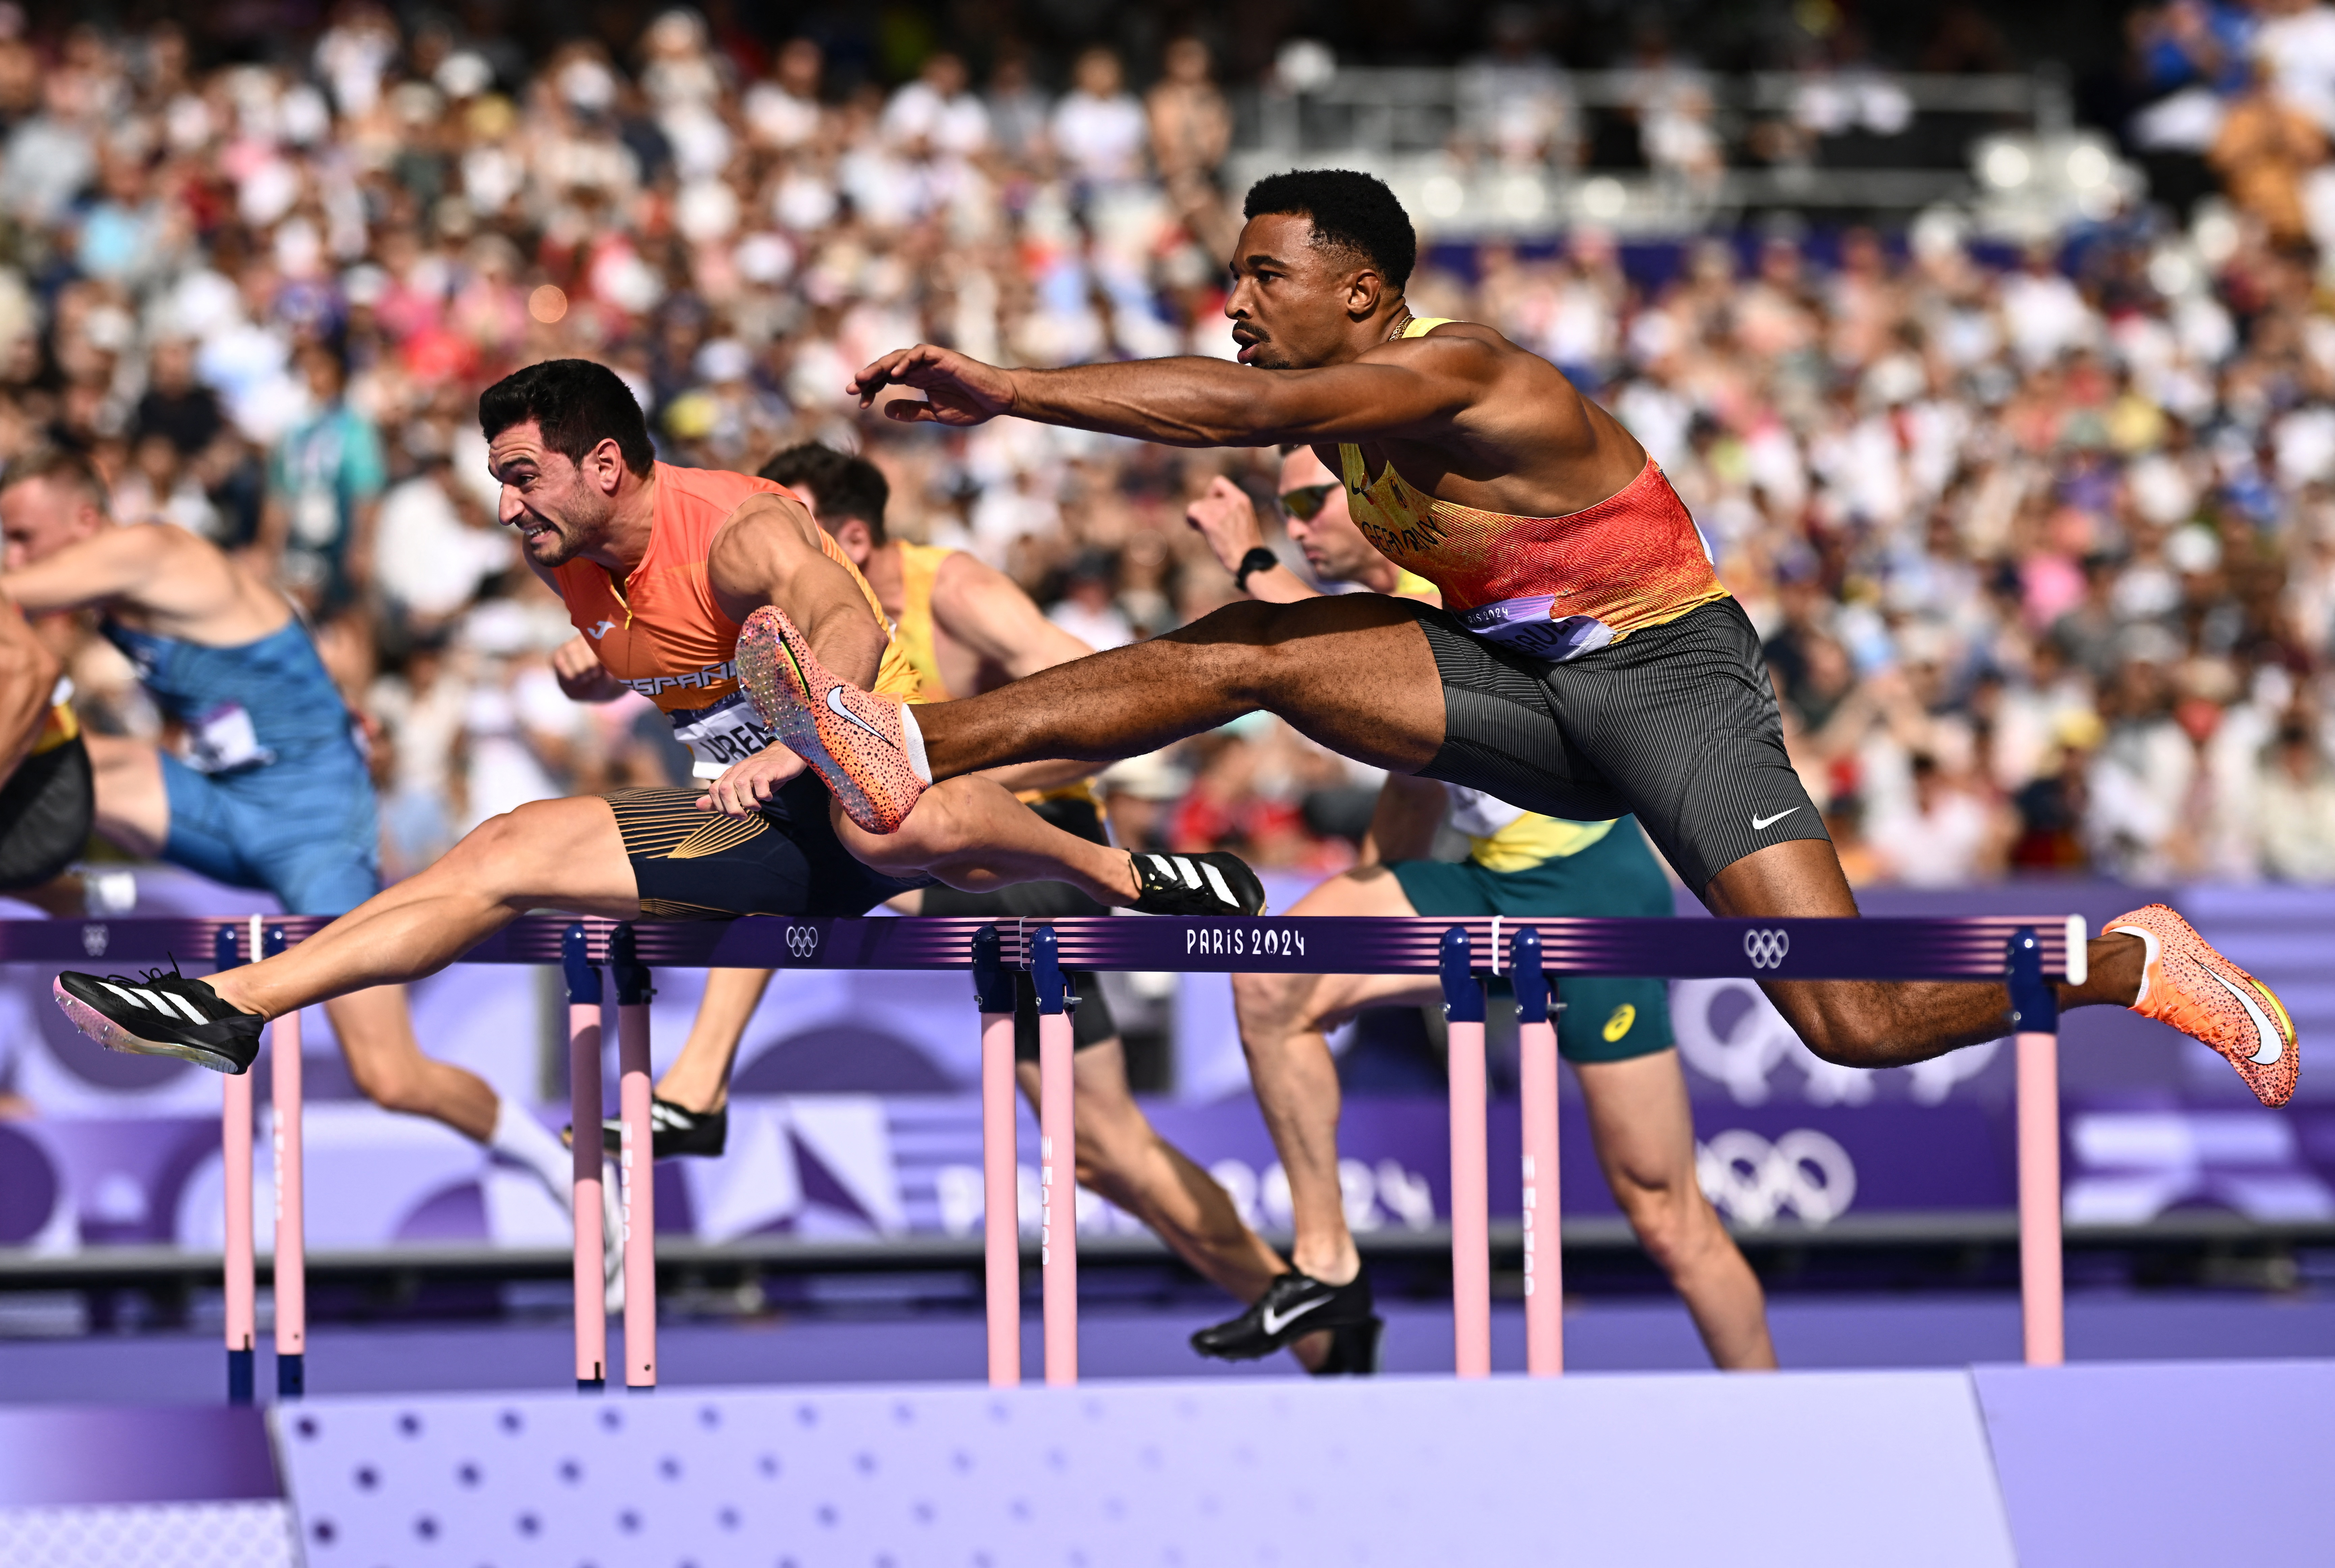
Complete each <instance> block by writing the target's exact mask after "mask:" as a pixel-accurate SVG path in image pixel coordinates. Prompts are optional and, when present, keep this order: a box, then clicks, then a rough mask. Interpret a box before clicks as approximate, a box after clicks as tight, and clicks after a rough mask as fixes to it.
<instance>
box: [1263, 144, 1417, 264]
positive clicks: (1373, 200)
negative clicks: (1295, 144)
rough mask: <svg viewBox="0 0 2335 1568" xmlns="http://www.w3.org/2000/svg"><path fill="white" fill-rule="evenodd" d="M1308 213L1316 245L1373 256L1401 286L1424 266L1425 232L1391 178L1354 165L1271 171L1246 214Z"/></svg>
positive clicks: (1372, 258) (1372, 259)
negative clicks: (1412, 219)
mask: <svg viewBox="0 0 2335 1568" xmlns="http://www.w3.org/2000/svg"><path fill="white" fill-rule="evenodd" d="M1266 213H1303V214H1304V215H1305V216H1306V217H1307V218H1312V219H1313V243H1314V244H1315V245H1316V246H1317V247H1332V246H1334V247H1337V248H1339V249H1341V250H1350V251H1352V252H1353V253H1354V254H1355V255H1356V256H1364V257H1367V258H1368V259H1369V261H1370V264H1371V266H1375V267H1377V268H1378V269H1379V275H1380V276H1382V277H1384V278H1385V279H1386V280H1387V282H1389V283H1390V284H1392V285H1393V286H1395V287H1396V288H1400V287H1402V286H1403V285H1404V284H1406V283H1408V282H1410V269H1411V268H1412V267H1414V266H1418V265H1419V234H1418V231H1417V230H1415V229H1413V228H1412V227H1410V214H1409V213H1406V212H1405V211H1403V209H1402V203H1401V202H1400V201H1397V200H1396V199H1395V198H1394V192H1393V191H1391V190H1389V189H1387V187H1386V181H1385V180H1383V179H1379V178H1378V177H1377V176H1376V175H1371V174H1357V173H1355V172H1354V171H1353V170H1352V169H1291V170H1289V171H1288V172H1287V173H1285V174H1268V175H1266V176H1265V177H1264V179H1260V180H1258V181H1257V182H1256V183H1255V185H1252V186H1250V187H1249V188H1248V199H1247V200H1246V201H1245V202H1243V203H1242V204H1241V216H1242V217H1244V218H1256V217H1259V216H1261V215H1263V214H1266Z"/></svg>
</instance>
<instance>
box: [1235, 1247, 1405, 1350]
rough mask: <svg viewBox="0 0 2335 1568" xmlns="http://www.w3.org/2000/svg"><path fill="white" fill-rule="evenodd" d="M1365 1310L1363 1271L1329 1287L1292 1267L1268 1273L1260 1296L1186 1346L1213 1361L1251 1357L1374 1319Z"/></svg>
mask: <svg viewBox="0 0 2335 1568" xmlns="http://www.w3.org/2000/svg"><path fill="white" fill-rule="evenodd" d="M1377 1321H1379V1320H1378V1316H1377V1314H1376V1313H1375V1312H1372V1311H1371V1277H1370V1275H1368V1274H1363V1273H1358V1274H1356V1275H1355V1276H1354V1277H1353V1278H1352V1279H1351V1280H1349V1281H1347V1282H1345V1283H1344V1284H1342V1285H1332V1284H1325V1283H1323V1282H1322V1281H1320V1280H1317V1279H1315V1278H1314V1277H1313V1275H1311V1274H1302V1273H1298V1272H1297V1271H1296V1270H1295V1269H1292V1270H1290V1271H1289V1272H1288V1273H1285V1274H1276V1275H1274V1280H1273V1283H1271V1284H1269V1285H1267V1286H1266V1287H1265V1288H1264V1294H1263V1295H1261V1296H1259V1297H1257V1299H1256V1301H1255V1302H1254V1303H1252V1304H1251V1306H1250V1307H1249V1309H1248V1311H1246V1312H1243V1313H1242V1314H1241V1315H1240V1316H1239V1317H1237V1318H1234V1319H1231V1320H1229V1321H1226V1322H1221V1323H1217V1324H1216V1325H1215V1326H1213V1327H1211V1328H1206V1329H1202V1330H1201V1331H1199V1332H1198V1333H1197V1334H1194V1335H1193V1336H1192V1348H1193V1349H1194V1350H1197V1351H1199V1352H1200V1354H1202V1355H1204V1356H1214V1357H1216V1359H1217V1360H1223V1361H1254V1360H1258V1359H1259V1358H1260V1357H1264V1356H1269V1355H1271V1354H1273V1352H1274V1351H1275V1350H1281V1349H1282V1348H1283V1347H1284V1346H1286V1345H1287V1344H1288V1343H1289V1342H1290V1341H1293V1340H1300V1339H1303V1338H1304V1337H1305V1336H1306V1335H1307V1334H1310V1333H1313V1331H1316V1330H1318V1329H1352V1328H1358V1327H1360V1326H1361V1325H1362V1324H1365V1323H1375V1322H1377ZM1332 1349H1333V1350H1334V1349H1335V1346H1334V1344H1333V1346H1332Z"/></svg>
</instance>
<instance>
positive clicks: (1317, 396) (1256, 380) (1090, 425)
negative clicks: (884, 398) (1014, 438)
mask: <svg viewBox="0 0 2335 1568" xmlns="http://www.w3.org/2000/svg"><path fill="white" fill-rule="evenodd" d="M1497 359H1498V356H1497V354H1496V353H1493V352H1492V350H1491V348H1490V345H1489V344H1486V343H1485V342H1483V341H1482V340H1480V339H1478V338H1476V337H1474V336H1472V335H1470V334H1466V333H1460V332H1448V333H1444V334H1438V335H1437V336H1435V337H1432V338H1425V337H1421V338H1410V339H1406V340H1403V341H1400V342H1396V343H1390V344H1381V345H1380V346H1379V347H1377V348H1373V349H1371V351H1370V352H1369V353H1365V354H1363V355H1362V356H1361V358H1359V359H1355V360H1352V361H1349V362H1348V363H1344V364H1336V365H1328V366H1324V367H1323V368H1321V369H1318V370H1266V369H1260V368H1258V367H1255V366H1252V365H1240V364H1233V363H1227V362H1226V361H1224V360H1218V359H1206V358H1201V357H1198V356H1191V357H1187V358H1180V359H1153V360H1138V361H1134V362H1131V363H1124V364H1090V365H1075V366H1072V367H1071V368H1070V369H1067V370H1002V369H1000V368H998V367H997V366H995V365H990V364H983V363H981V362H980V361H979V360H976V359H969V358H967V357H966V356H965V355H964V354H961V353H957V352H956V351H954V349H945V348H935V347H934V346H933V345H932V344H917V345H916V347H914V348H904V349H898V350H896V351H895V352H893V353H887V354H886V355H885V356H884V357H883V358H881V359H879V360H877V361H876V362H875V363H872V364H869V365H868V366H867V367H866V368H865V369H863V370H862V371H861V372H860V373H859V374H858V376H857V379H855V380H854V381H853V382H852V384H851V391H852V392H854V393H856V394H857V396H858V398H859V403H860V406H861V407H862V408H867V407H869V406H871V405H872V404H873V403H874V402H875V401H876V396H877V393H878V392H882V391H883V390H884V389H885V388H886V387H887V386H897V387H905V388H913V389H915V390H916V391H918V392H923V393H924V394H925V399H926V400H927V401H925V402H912V401H910V400H908V399H906V398H902V399H896V400H895V401H894V402H889V403H887V404H885V405H884V411H885V413H886V414H887V415H888V416H889V417H891V418H893V419H896V420H904V421H908V422H910V423H912V424H945V425H975V424H980V423H982V422H983V421H987V420H992V419H994V418H996V417H997V416H998V415H1000V414H1013V415H1016V416H1018V417H1020V418H1022V419H1025V420H1034V421H1037V422H1038V423H1040V424H1050V425H1067V426H1069V427H1071V429H1073V430H1083V431H1101V432H1103V433H1104V434H1106V435H1118V436H1133V437H1136V438H1138V439H1139V440H1151V441H1158V442H1161V443H1162V444H1164V445H1168V446H1179V447H1261V446H1271V445H1275V444H1277V443H1280V442H1283V441H1339V440H1372V439H1374V438H1377V437H1381V436H1394V437H1400V436H1411V437H1418V436H1422V435H1426V434H1429V433H1431V432H1432V431H1437V430H1439V429H1443V428H1446V427H1448V425H1449V423H1450V422H1451V421H1453V420H1455V419H1457V418H1458V416H1459V415H1461V414H1463V413H1465V412H1466V411H1468V409H1469V408H1471V407H1472V406H1474V405H1475V403H1476V402H1478V400H1479V399H1480V398H1482V397H1483V396H1484V395H1485V393H1486V392H1487V390H1488V389H1489V387H1490V386H1491V384H1492V382H1493V381H1494V379H1495V378H1496V376H1497V374H1498V373H1499V370H1500V367H1499V365H1498V363H1497Z"/></svg>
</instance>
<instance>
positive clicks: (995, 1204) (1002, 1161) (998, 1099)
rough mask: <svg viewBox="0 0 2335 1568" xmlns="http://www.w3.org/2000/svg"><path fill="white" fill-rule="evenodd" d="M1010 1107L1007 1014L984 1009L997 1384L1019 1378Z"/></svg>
mask: <svg viewBox="0 0 2335 1568" xmlns="http://www.w3.org/2000/svg"><path fill="white" fill-rule="evenodd" d="M1007 983H1008V985H1009V986H1010V985H1011V983H1012V980H1011V977H1010V976H1009V977H1008V981H1007ZM1008 994H1009V995H1010V994H1011V992H1008ZM1013 1110H1014V1086H1013V1015H1012V1013H1011V1012H984V1013H983V1014H982V1015H981V1194H982V1217H981V1232H982V1254H983V1262H984V1264H985V1269H986V1273H987V1282H988V1293H989V1380H990V1382H991V1384H992V1385H993V1386H995V1387H998V1388H1005V1387H1010V1386H1012V1385H1013V1384H1016V1383H1019V1382H1020V1381H1021V1380H1022V1216H1021V1212H1020V1210H1021V1192H1020V1186H1021V1184H1020V1180H1019V1176H1020V1172H1019V1171H1018V1170H1017V1169H1016V1167H1015V1162H1014V1149H1013Z"/></svg>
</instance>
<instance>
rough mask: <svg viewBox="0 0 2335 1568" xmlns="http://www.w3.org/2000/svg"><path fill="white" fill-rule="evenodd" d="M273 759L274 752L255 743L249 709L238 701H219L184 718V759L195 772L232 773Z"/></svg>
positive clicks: (259, 765) (256, 739)
mask: <svg viewBox="0 0 2335 1568" xmlns="http://www.w3.org/2000/svg"><path fill="white" fill-rule="evenodd" d="M275 760H276V753H275V752H273V751H271V750H268V749H267V748H266V747H265V746H262V745H261V744H260V743H259V731H257V729H256V728H255V727H254V726H253V724H252V722H251V712H250V710H248V709H247V708H246V707H244V705H243V704H242V703H240V702H221V703H220V704H219V705H218V707H216V708H209V709H206V710H204V711H202V712H200V713H199V714H197V715H196V716H195V717H194V718H193V719H191V720H189V721H188V723H187V756H186V761H187V766H188V767H189V768H192V769H194V770H195V771H196V772H198V773H233V772H236V771H237V770H239V769H245V768H264V767H266V765H267V764H268V763H270V762H273V761H275Z"/></svg>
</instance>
